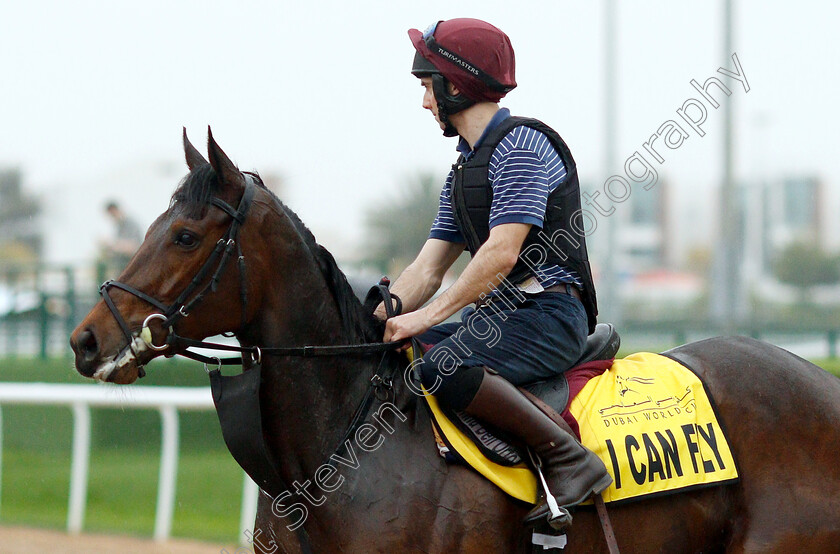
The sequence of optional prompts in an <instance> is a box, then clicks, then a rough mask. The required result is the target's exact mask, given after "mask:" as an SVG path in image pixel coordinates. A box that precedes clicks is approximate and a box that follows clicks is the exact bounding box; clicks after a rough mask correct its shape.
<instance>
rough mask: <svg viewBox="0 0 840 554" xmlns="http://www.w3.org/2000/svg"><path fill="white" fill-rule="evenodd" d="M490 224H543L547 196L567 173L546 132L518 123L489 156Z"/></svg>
mask: <svg viewBox="0 0 840 554" xmlns="http://www.w3.org/2000/svg"><path fill="white" fill-rule="evenodd" d="M488 177H489V179H490V182H491V184H492V186H493V203H492V205H491V206H490V228H491V229H492V228H493V227H494V226H496V225H500V224H502V223H528V224H531V225H536V226H537V227H540V228H541V227H542V226H543V220H544V219H545V210H546V205H547V203H548V196H549V195H550V194H551V193H552V192H553V191H554V189H556V188H557V187H558V186H559V185H560V183H561V182H562V181H563V180H564V179H565V177H566V168H565V166H564V164H563V161H562V159H561V158H560V156H559V155H558V154H557V152H556V151H555V150H554V147H553V146H552V145H551V142H550V141H549V140H548V137H546V136H545V135H544V134H542V133H540V132H539V131H536V130H534V129H531V128H530V127H517V128H515V129H513V130H512V131H511V132H510V133H508V135H507V136H506V137H505V138H504V139H503V140H502V142H501V143H499V146H498V147H497V148H496V151H495V152H494V153H493V156H492V157H491V159H490V168H489V172H488Z"/></svg>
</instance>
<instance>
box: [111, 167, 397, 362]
mask: <svg viewBox="0 0 840 554" xmlns="http://www.w3.org/2000/svg"><path fill="white" fill-rule="evenodd" d="M242 175H243V177H244V179H245V190H244V192H243V194H242V198H241V200H240V201H239V206H238V207H237V208H236V209H234V208H233V207H232V206H231V205H230V204H228V203H227V202H225V201H224V200H222V199H220V198H218V197H213V198H212V199H211V200H210V205H212V206H215V207H217V208H219V209H220V210H222V211H223V212H225V213H226V214H228V215H229V216H230V217H231V222H230V226H229V227H228V230H227V232H226V233H225V234H224V236H222V238H220V239H219V240H218V241H217V242H216V246H215V248H214V249H213V252H211V253H210V255H209V257H208V258H207V260H206V261H205V262H204V265H202V266H201V268H200V269H199V270H198V272H197V273H196V274H195V276H194V277H193V278H192V280H191V281H190V283H189V285H187V287H186V288H185V289H184V290H183V291H182V292H181V294H179V295H178V297H177V298H176V299H175V301H174V302H172V304H169V305H167V304H165V303H163V302H161V301H160V300H157V299H156V298H153V297H152V296H150V295H148V294H146V293H144V292H143V291H141V290H138V289H137V288H135V287H132V286H131V285H128V284H126V283H122V282H120V281H116V280H109V281H106V282H105V283H103V284H102V286H101V287H99V293H100V294H101V295H102V299H103V300H104V302H105V305H106V306H108V309H109V310H110V311H111V314H112V315H113V316H114V319H115V320H116V321H117V324H118V325H119V326H120V328H121V329H122V332H123V334H124V335H125V337H126V339H127V341H128V345H129V348H130V349H131V351H132V354H134V355H135V358H137V352H136V351H135V350H134V342H135V340H136V337H135V335H134V334H133V333H132V331H131V329H130V328H129V326H128V324H127V323H126V321H125V318H123V317H122V315H121V314H120V312H119V310H118V309H117V307H116V305H115V304H114V301H113V300H112V298H111V295H110V289H112V288H118V289H121V290H124V291H126V292H128V293H129V294H132V295H134V296H136V297H137V298H139V299H141V300H143V301H145V302H147V303H149V304H151V305H152V306H155V307H156V308H158V309H159V310H160V313H152V314H149V315H148V316H147V317H146V319H145V320H144V321H143V325H142V327H141V329H140V333H139V338H140V339H141V340H142V341H143V342H145V344H146V345H147V346H148V347H149V348H151V349H152V350H155V351H158V352H160V351H164V350H167V349H171V350H172V351H173V353H174V354H177V355H179V356H184V357H186V358H190V359H193V360H197V361H200V362H204V363H205V364H208V363H211V362H212V363H216V364H218V365H219V366H222V365H233V364H241V363H242V362H243V357H242V356H240V357H234V358H224V359H220V358H218V357H208V356H203V355H201V354H198V353H196V352H191V351H189V350H187V348H190V347H197V348H212V349H216V350H226V351H235V352H240V353H243V354H244V353H247V354H249V355H250V358H251V362H253V363H256V364H259V363H260V362H261V360H262V356H263V355H264V354H269V355H276V356H301V357H313V356H338V355H345V354H373V353H381V352H385V351H388V350H394V349H396V348H397V347H398V346H399V345H400V344H401V343H400V342H387V343H366V344H352V345H340V346H299V347H265V346H263V347H260V346H233V345H228V344H216V343H210V342H205V341H200V340H196V339H191V338H187V337H182V336H179V335H178V334H176V333H175V328H174V326H175V324H176V323H177V322H178V321H180V320H181V319H183V318H185V317H188V316H189V314H190V313H191V312H192V310H193V309H194V308H195V306H196V305H198V303H199V302H201V301H202V300H203V299H204V298H205V296H206V295H207V294H208V293H211V292H215V291H216V290H217V289H218V285H219V281H220V279H221V277H222V274H223V272H224V270H225V268H226V267H227V265H228V262H230V260H231V259H232V258H233V256H234V250H235V251H236V257H237V261H238V268H239V296H240V301H241V306H242V308H241V309H242V315H241V323H242V326H243V327H244V326H245V324H246V322H247V311H248V288H247V283H246V280H245V271H246V268H245V257H244V256H243V254H242V246H241V243H240V241H239V240H238V239H239V231H240V229H241V227H242V225H243V224H244V223H245V219H246V216H247V215H248V210H249V209H250V207H251V204H252V202H253V199H254V194H255V191H256V186H257V184H260V185H261V184H262V180H261V179H260V177H259V176H258V175H256V174H254V173H249V172H243V173H242ZM214 267H215V270H214ZM211 273H212V276H210V275H211ZM208 276H210V279H209V281H208V280H207V278H208ZM205 281H207V282H206V284H205V285H204V286H203V287H201V284H202V283H203V282H205ZM199 287H201V288H199ZM385 292H386V293H387V287H386V288H385ZM383 294H384V293H383ZM385 305H386V308H388V307H390V306H391V302H390V298H389V299H388V301H387V302H386V303H385ZM390 315H393V314H392V313H389V316H390ZM154 320H160V321H161V326H162V327H163V328H164V329H166V330H167V336H166V340H165V341H164V343H163V344H161V345H156V344H154V342H153V340H152V335H151V331H150V330H149V324H150V323H151V322H152V321H154ZM139 373H140V377H142V376H143V375H144V374H145V371H144V370H143V367H142V366H140V368H139Z"/></svg>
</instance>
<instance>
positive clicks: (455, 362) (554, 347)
mask: <svg viewBox="0 0 840 554" xmlns="http://www.w3.org/2000/svg"><path fill="white" fill-rule="evenodd" d="M503 300H504V301H503ZM587 331H588V325H587V319H586V312H585V310H584V308H583V305H582V304H581V302H580V301H579V300H578V299H577V298H575V297H573V296H569V295H568V294H565V293H562V292H541V293H539V294H534V295H529V294H525V293H518V292H517V293H507V294H505V295H504V298H503V299H501V298H496V299H494V300H492V301H491V303H490V304H489V305H483V306H482V307H481V308H479V309H477V310H475V309H472V308H468V309H465V310H464V311H463V312H462V314H461V322H452V323H444V324H441V325H436V326H435V327H432V328H431V329H429V330H428V331H427V332H425V333H423V334H422V335H420V336H419V337H417V338H418V339H419V340H420V342H422V343H425V344H433V345H434V347H433V348H432V349H430V350H429V351H428V352H427V353H426V355H425V356H424V357H423V360H424V361H423V363H422V364H420V365H419V369H420V373H421V376H422V380H423V384H424V385H425V386H426V389H427V390H431V387H432V386H434V384H435V382H436V381H438V377H439V378H440V379H447V378H448V377H450V376H453V375H456V374H457V373H458V371H459V369H462V368H469V367H477V366H487V367H489V368H490V369H492V370H494V371H496V372H498V373H499V374H500V375H501V376H502V377H504V378H505V379H507V380H508V381H510V382H511V383H513V384H514V385H524V384H527V383H532V382H534V381H540V380H543V379H547V378H549V377H553V376H555V375H558V374H560V373H562V372H564V371H566V370H567V369H570V368H571V366H572V364H573V363H574V362H575V361H577V360H578V358H580V355H581V354H582V353H583V348H584V345H585V344H586V336H587ZM457 380H458V379H457V377H456V378H455V381H457Z"/></svg>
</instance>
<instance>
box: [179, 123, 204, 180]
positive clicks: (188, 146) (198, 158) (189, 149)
mask: <svg viewBox="0 0 840 554" xmlns="http://www.w3.org/2000/svg"><path fill="white" fill-rule="evenodd" d="M184 156H186V158H187V167H189V168H190V171H193V170H195V169H196V168H198V167H201V166H202V165H207V160H205V159H204V156H202V155H201V152H199V151H198V150H197V149H196V147H195V146H193V145H192V143H191V142H190V139H188V138H187V128H186V127H184Z"/></svg>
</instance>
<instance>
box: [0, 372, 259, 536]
mask: <svg viewBox="0 0 840 554" xmlns="http://www.w3.org/2000/svg"><path fill="white" fill-rule="evenodd" d="M3 404H26V405H53V406H55V405H58V406H70V407H71V408H72V409H73V459H72V462H71V465H70V493H69V501H68V502H69V504H68V511H67V532H68V533H74V534H75V533H80V532H81V531H82V528H83V526H84V518H85V508H86V506H87V485H88V462H89V460H90V408H91V406H96V407H111V408H134V409H157V410H158V411H159V412H160V417H161V428H162V438H161V460H160V474H159V477H158V494H157V508H156V511H155V530H154V538H155V540H158V541H165V540H166V539H168V538H169V536H170V533H171V531H172V515H173V513H174V508H175V485H176V476H177V474H178V442H179V425H178V410H205V411H206V410H213V409H215V407H214V405H213V398H212V396H211V393H210V388H209V387H141V386H132V387H131V388H130V389H123V388H117V387H111V386H101V385H59V384H48V383H0V407H2V405H3ZM2 471H3V418H2V411H0V477H2ZM243 474H244V472H243ZM0 482H2V479H1V478H0ZM258 494H259V488H258V487H257V485H256V484H255V483H254V482H253V481H252V480H251V479H250V477H248V475H245V478H244V482H243V485H242V508H241V512H240V520H239V529H240V530H242V531H244V530H246V529H251V528H252V526H253V523H254V518H255V516H256V510H257V496H258ZM1 501H2V490H0V502H1ZM0 505H1V504H0ZM239 539H240V541H241V542H242V543H243V544H244V543H245V538H244V535H240V537H239Z"/></svg>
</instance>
